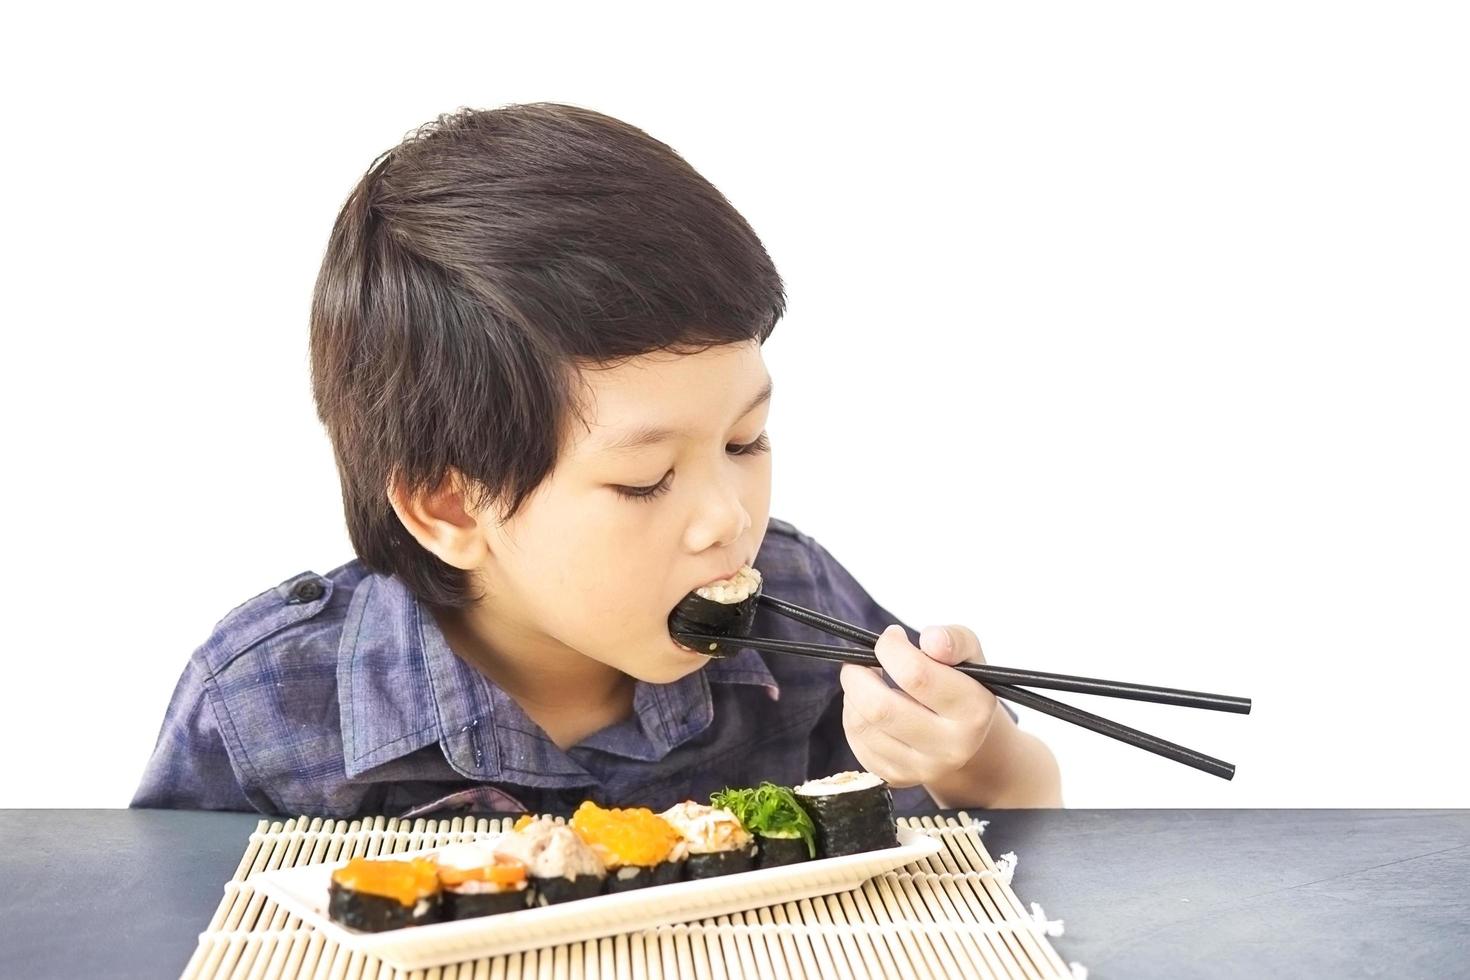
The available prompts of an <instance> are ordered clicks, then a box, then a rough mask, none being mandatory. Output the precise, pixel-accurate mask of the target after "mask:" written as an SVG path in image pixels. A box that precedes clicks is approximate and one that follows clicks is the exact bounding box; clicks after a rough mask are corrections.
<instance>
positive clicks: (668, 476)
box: [613, 432, 771, 500]
mask: <svg viewBox="0 0 1470 980" xmlns="http://www.w3.org/2000/svg"><path fill="white" fill-rule="evenodd" d="M770 449H771V441H770V439H768V438H767V437H766V434H765V433H764V432H762V433H761V434H760V435H759V436H757V437H756V439H755V441H754V442H747V443H745V444H743V445H729V446H726V447H725V452H727V453H729V454H730V455H731V456H758V455H760V454H761V453H765V452H770ZM673 476H674V471H673V470H669V471H668V472H667V473H665V474H664V478H663V479H662V480H659V481H658V482H657V483H655V484H653V485H652V486H647V487H621V486H616V485H614V486H613V490H615V491H617V494H618V496H620V497H626V498H628V499H629V500H652V499H653V498H655V497H659V496H662V495H663V494H665V493H668V491H669V486H670V484H671V483H672V482H673Z"/></svg>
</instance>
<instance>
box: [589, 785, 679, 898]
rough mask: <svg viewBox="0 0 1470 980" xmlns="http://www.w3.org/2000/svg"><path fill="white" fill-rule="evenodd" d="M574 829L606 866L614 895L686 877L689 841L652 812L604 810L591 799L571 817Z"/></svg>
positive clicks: (608, 889)
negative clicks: (685, 864) (687, 843)
mask: <svg viewBox="0 0 1470 980" xmlns="http://www.w3.org/2000/svg"><path fill="white" fill-rule="evenodd" d="M572 829H573V830H575V831H576V832H577V834H578V835H579V836H580V837H581V838H582V839H583V840H585V841H586V842H587V843H588V844H589V845H590V846H591V847H592V849H593V850H594V851H596V852H597V854H598V856H599V857H601V858H602V861H603V863H604V864H605V865H606V867H607V886H606V891H607V892H608V893H609V894H611V893H615V892H624V891H630V890H632V889H634V888H646V887H647V886H649V885H668V884H672V883H674V882H676V881H678V880H679V879H680V878H682V877H683V875H684V863H685V860H686V858H687V855H688V850H689V849H688V846H687V845H686V844H685V843H684V838H683V837H682V836H681V835H680V834H679V832H678V831H677V830H675V829H674V828H673V827H672V826H670V825H669V822H668V821H667V820H665V819H664V818H663V817H660V816H659V815H658V814H656V813H654V812H653V811H652V810H650V809H648V808H647V807H634V808H629V809H617V808H614V809H611V810H604V809H603V808H602V807H600V806H598V805H597V804H596V803H593V802H592V801H591V800H588V801H586V802H585V803H583V804H582V805H581V806H580V807H578V808H577V812H576V813H574V814H572Z"/></svg>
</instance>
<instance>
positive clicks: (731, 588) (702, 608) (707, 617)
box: [669, 565, 761, 659]
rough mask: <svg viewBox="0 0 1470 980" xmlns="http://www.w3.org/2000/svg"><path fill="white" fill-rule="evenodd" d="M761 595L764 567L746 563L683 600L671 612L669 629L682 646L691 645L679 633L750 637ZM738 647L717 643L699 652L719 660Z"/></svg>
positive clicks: (692, 648) (708, 645) (701, 648)
mask: <svg viewBox="0 0 1470 980" xmlns="http://www.w3.org/2000/svg"><path fill="white" fill-rule="evenodd" d="M760 594H761V573H760V570H759V569H757V568H753V567H752V566H750V565H746V566H745V567H743V568H741V569H740V571H738V572H736V573H735V574H734V575H733V576H731V577H730V578H728V579H724V580H722V581H719V582H712V583H710V584H709V585H705V586H701V587H700V588H698V589H695V590H694V591H693V592H691V593H689V594H688V595H686V596H685V597H684V598H683V599H680V600H679V604H678V605H677V606H675V607H674V611H673V612H671V613H669V632H670V633H671V634H673V635H674V639H675V640H676V641H677V642H679V643H680V645H681V646H687V644H685V643H683V641H682V640H679V638H678V634H679V633H703V634H706V635H709V636H727V637H731V638H732V639H733V638H735V637H741V636H749V635H750V629H751V627H752V626H753V625H755V613H756V609H757V608H758V607H759V605H760ZM689 649H691V650H695V649H696V648H695V647H690V648H689ZM735 649H738V647H736V646H735V645H733V644H726V643H718V642H714V643H709V644H705V645H702V646H700V647H699V648H697V651H696V652H698V653H702V654H704V655H705V656H708V657H714V658H716V659H718V658H721V657H728V656H729V655H730V654H731V653H732V652H734V650H735Z"/></svg>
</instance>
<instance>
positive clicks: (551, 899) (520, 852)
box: [494, 814, 607, 907]
mask: <svg viewBox="0 0 1470 980" xmlns="http://www.w3.org/2000/svg"><path fill="white" fill-rule="evenodd" d="M494 847H495V850H496V851H498V852H500V853H501V854H509V855H510V856H511V857H514V858H517V859H519V860H520V861H521V862H522V863H524V864H525V865H526V868H527V870H528V871H529V872H530V876H531V902H530V904H531V905H532V906H536V907H540V906H546V905H557V904H559V903H561V902H572V901H576V900H577V899H581V898H592V897H593V896H594V895H600V894H602V889H603V884H604V882H605V881H606V880H607V869H606V868H605V867H604V866H603V863H602V858H600V857H598V855H597V853H596V852H595V851H593V850H592V848H591V847H589V846H588V845H587V842H586V841H584V840H583V839H582V838H581V837H580V836H579V835H578V834H577V832H576V831H574V830H572V828H571V827H568V826H567V825H566V824H564V823H557V822H556V821H555V820H552V819H551V818H550V817H539V818H537V817H532V816H530V815H529V814H527V815H526V816H524V817H521V818H520V820H518V821H516V824H515V829H514V830H512V831H511V832H510V833H508V834H502V835H501V836H500V837H499V838H497V839H496V841H495V844H494Z"/></svg>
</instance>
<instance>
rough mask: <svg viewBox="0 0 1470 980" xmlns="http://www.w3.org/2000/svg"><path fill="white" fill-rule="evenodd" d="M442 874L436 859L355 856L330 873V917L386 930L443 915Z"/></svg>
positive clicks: (353, 925)
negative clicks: (390, 859)
mask: <svg viewBox="0 0 1470 980" xmlns="http://www.w3.org/2000/svg"><path fill="white" fill-rule="evenodd" d="M440 894H441V892H440V887H439V874H438V869H437V868H436V866H435V864H434V862H433V861H431V860H429V859H428V858H413V859H411V860H407V861H402V860H399V861H375V860H372V859H370V858H361V857H358V858H353V859H352V860H351V861H348V862H347V863H346V864H345V865H343V866H342V867H340V868H338V869H337V870H335V871H333V872H332V882H331V884H330V885H328V886H327V916H328V917H329V918H330V919H331V920H332V921H333V922H336V923H338V924H339V925H344V926H346V927H347V928H349V929H360V930H362V931H363V932H383V931H384V930H387V929H401V928H403V927H404V926H416V925H421V924H423V923H426V922H437V921H439V917H440Z"/></svg>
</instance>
